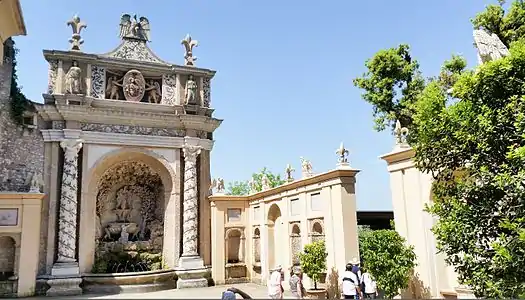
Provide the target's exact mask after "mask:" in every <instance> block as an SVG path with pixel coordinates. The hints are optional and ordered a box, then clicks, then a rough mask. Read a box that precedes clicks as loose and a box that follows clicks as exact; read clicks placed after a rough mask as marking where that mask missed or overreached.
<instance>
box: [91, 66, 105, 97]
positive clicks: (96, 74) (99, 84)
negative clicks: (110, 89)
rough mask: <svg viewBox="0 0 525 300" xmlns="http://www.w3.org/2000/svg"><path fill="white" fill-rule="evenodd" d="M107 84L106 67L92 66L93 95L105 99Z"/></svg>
mask: <svg viewBox="0 0 525 300" xmlns="http://www.w3.org/2000/svg"><path fill="white" fill-rule="evenodd" d="M105 86H106V68H104V67H100V66H91V97H93V98H99V99H104V98H105Z"/></svg>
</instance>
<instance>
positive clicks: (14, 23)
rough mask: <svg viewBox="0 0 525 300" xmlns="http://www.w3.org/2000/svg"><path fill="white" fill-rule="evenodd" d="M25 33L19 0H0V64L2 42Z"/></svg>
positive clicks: (1, 61)
mask: <svg viewBox="0 0 525 300" xmlns="http://www.w3.org/2000/svg"><path fill="white" fill-rule="evenodd" d="M25 34H26V28H25V24H24V18H23V16H22V10H21V8H20V1H19V0H2V1H0V55H1V57H0V58H1V59H0V65H1V64H2V63H3V62H4V42H5V41H6V40H7V39H8V38H10V37H12V36H17V35H25Z"/></svg>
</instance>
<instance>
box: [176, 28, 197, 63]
mask: <svg viewBox="0 0 525 300" xmlns="http://www.w3.org/2000/svg"><path fill="white" fill-rule="evenodd" d="M180 43H181V44H182V45H183V46H184V50H185V53H184V65H185V66H194V65H195V61H196V60H197V57H196V56H193V47H197V46H199V42H198V41H197V40H194V39H192V38H191V36H190V35H189V34H187V35H186V37H185V38H184V39H183V40H182V41H180Z"/></svg>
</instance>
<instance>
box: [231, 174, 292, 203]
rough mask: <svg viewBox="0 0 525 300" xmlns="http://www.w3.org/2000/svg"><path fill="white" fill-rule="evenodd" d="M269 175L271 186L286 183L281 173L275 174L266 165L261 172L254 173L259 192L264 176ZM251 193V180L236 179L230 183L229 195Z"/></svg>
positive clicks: (253, 176) (253, 177)
mask: <svg viewBox="0 0 525 300" xmlns="http://www.w3.org/2000/svg"><path fill="white" fill-rule="evenodd" d="M264 175H266V176H268V180H269V181H270V187H272V188H274V187H278V186H280V185H283V184H285V183H286V181H285V180H284V179H282V178H281V175H280V174H274V173H272V172H270V171H269V170H268V169H267V168H266V167H264V168H263V169H262V170H261V171H260V172H258V173H253V174H252V179H253V180H254V181H255V188H256V191H257V192H260V191H262V179H263V176H264ZM249 193H250V181H249V180H246V181H234V182H233V183H228V191H227V192H226V194H228V195H238V196H243V195H248V194H249Z"/></svg>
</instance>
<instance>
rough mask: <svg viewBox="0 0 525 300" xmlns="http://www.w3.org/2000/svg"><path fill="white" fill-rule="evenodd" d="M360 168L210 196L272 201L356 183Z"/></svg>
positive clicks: (250, 200) (213, 197)
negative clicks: (242, 193)
mask: <svg viewBox="0 0 525 300" xmlns="http://www.w3.org/2000/svg"><path fill="white" fill-rule="evenodd" d="M359 172H360V170H356V169H350V168H348V169H347V168H345V169H335V170H331V171H328V172H325V173H321V174H317V175H314V176H312V177H308V178H304V179H300V180H297V181H293V182H290V183H286V184H283V185H281V186H278V187H275V188H273V189H269V190H266V191H261V192H258V193H255V194H251V195H247V196H232V195H212V196H210V197H209V200H210V202H215V201H248V202H252V201H254V200H259V202H267V201H272V200H274V199H277V198H280V197H286V196H290V195H291V194H298V193H302V192H306V191H309V190H316V189H319V188H322V187H324V186H331V185H336V184H354V183H355V176H356V175H357V173H359Z"/></svg>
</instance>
